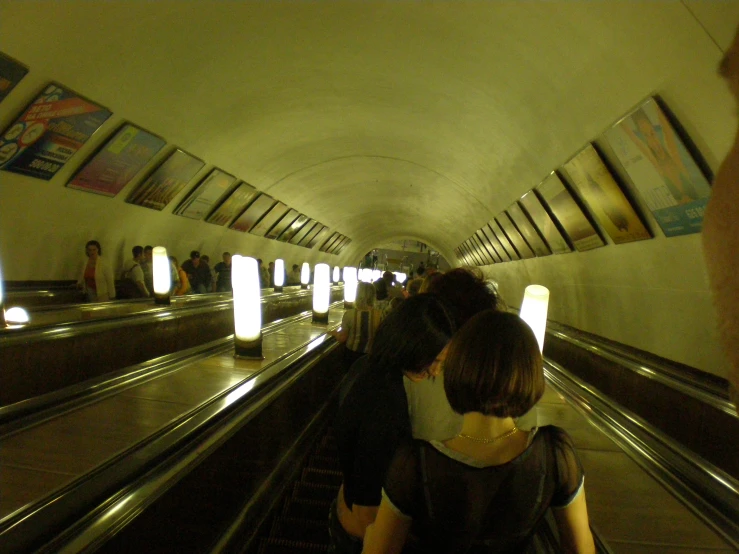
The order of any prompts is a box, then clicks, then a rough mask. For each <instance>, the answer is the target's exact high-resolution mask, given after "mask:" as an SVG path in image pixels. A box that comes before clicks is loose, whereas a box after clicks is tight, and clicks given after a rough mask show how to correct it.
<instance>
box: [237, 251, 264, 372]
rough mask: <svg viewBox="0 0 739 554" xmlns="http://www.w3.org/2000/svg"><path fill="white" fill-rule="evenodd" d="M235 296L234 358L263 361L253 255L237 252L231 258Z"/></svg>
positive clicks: (256, 272) (257, 271) (259, 310)
mask: <svg viewBox="0 0 739 554" xmlns="http://www.w3.org/2000/svg"><path fill="white" fill-rule="evenodd" d="M231 285H232V287H233V297H234V302H233V304H234V331H235V332H234V334H235V338H234V347H235V349H234V350H235V352H234V357H236V358H246V359H250V360H261V359H263V357H264V356H262V304H261V291H260V288H259V263H258V262H257V260H255V259H254V258H247V257H244V256H239V255H238V254H237V255H235V256H234V257H233V259H232V261H231Z"/></svg>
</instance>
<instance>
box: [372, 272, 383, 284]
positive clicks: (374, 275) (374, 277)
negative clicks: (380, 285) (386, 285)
mask: <svg viewBox="0 0 739 554" xmlns="http://www.w3.org/2000/svg"><path fill="white" fill-rule="evenodd" d="M380 277H382V270H380V269H375V270H373V271H372V277H371V279H372V281H371V282H373V283H374V282H375V281H377V280H378V279H379V278H380Z"/></svg>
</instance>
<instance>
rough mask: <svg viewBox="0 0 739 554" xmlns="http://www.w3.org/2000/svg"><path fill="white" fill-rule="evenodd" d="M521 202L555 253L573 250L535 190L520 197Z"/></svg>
mask: <svg viewBox="0 0 739 554" xmlns="http://www.w3.org/2000/svg"><path fill="white" fill-rule="evenodd" d="M519 203H520V204H521V207H522V208H523V209H524V211H525V212H526V213H527V214H528V216H529V219H531V221H533V222H534V225H536V228H537V229H538V230H539V232H540V233H541V235H542V236H543V237H544V241H545V242H546V243H547V246H549V249H550V250H551V251H552V253H553V254H564V253H566V252H572V249H571V248H570V245H569V244H567V241H566V240H565V239H564V237H563V236H562V233H560V232H559V229H558V228H557V226H556V225H555V224H554V221H553V220H552V218H551V217H550V216H549V213H548V212H547V210H546V209H545V208H544V205H543V204H542V203H541V200H539V197H538V196H536V193H535V192H534V191H533V190H530V191H529V192H527V193H526V194H524V195H523V196H522V197H521V198H520V199H519Z"/></svg>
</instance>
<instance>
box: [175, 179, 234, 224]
mask: <svg viewBox="0 0 739 554" xmlns="http://www.w3.org/2000/svg"><path fill="white" fill-rule="evenodd" d="M234 183H236V177H234V176H233V175H229V174H228V173H226V172H225V171H221V170H220V169H214V170H213V171H211V172H210V173H209V174H208V176H207V177H206V178H205V179H203V180H202V181H201V182H200V184H199V185H198V186H197V187H195V189H194V190H193V191H192V192H191V193H190V195H189V196H188V197H187V198H186V199H185V201H184V202H182V204H180V205H179V206H178V207H177V209H176V210H175V213H176V214H177V215H181V216H184V217H189V218H190V219H203V217H204V216H205V214H207V213H208V212H209V211H210V210H212V209H213V206H215V205H216V204H218V202H220V201H221V199H222V198H223V197H224V195H226V194H227V193H228V191H229V190H231V187H232V186H233V185H234Z"/></svg>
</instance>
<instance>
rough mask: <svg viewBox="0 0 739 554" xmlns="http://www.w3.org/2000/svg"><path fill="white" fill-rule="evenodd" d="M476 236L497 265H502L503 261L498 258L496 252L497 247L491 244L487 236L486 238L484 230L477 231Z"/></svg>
mask: <svg viewBox="0 0 739 554" xmlns="http://www.w3.org/2000/svg"><path fill="white" fill-rule="evenodd" d="M475 235H476V236H477V241H478V242H479V243H480V244H481V245H482V247H483V248H484V249H485V251H486V252H487V253H488V254H489V255H490V257H491V258H492V259H493V261H494V262H495V263H496V264H498V263H500V262H501V261H502V260H501V258H500V256H498V252H497V251H496V250H495V247H494V246H493V245H492V244H490V240H488V238H487V236H485V233H483V232H482V229H478V230H477V231H475Z"/></svg>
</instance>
